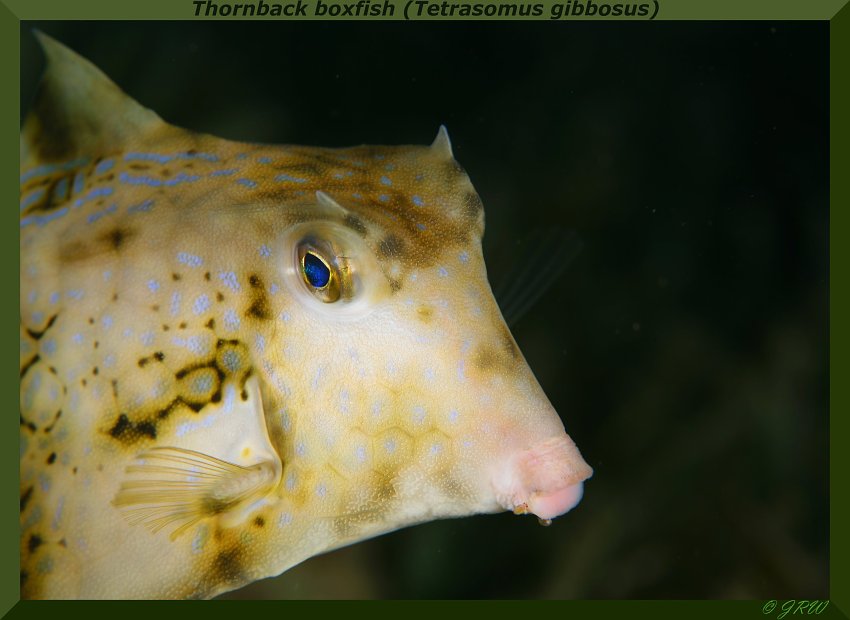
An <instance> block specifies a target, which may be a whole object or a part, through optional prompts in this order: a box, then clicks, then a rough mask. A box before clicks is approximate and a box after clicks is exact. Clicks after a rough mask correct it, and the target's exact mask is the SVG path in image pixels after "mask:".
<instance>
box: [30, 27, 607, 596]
mask: <svg viewBox="0 0 850 620" xmlns="http://www.w3.org/2000/svg"><path fill="white" fill-rule="evenodd" d="M41 39H42V43H43V46H44V48H45V50H46V52H47V55H48V61H49V63H48V71H47V74H46V76H45V79H44V82H43V86H42V89H41V92H40V95H39V97H38V99H37V102H36V103H35V105H34V107H33V110H32V112H31V113H30V115H29V117H28V119H27V121H26V123H25V126H24V128H23V132H22V140H21V163H22V167H21V330H20V333H21V371H20V372H21V435H22V453H21V454H22V456H21V498H20V500H21V589H22V594H23V596H25V597H31V598H73V597H82V598H163V597H193V598H199V597H210V596H214V595H215V594H217V593H219V592H222V591H226V590H229V589H233V588H236V587H239V586H240V585H243V584H245V583H247V582H249V581H252V580H255V579H259V578H262V577H266V576H270V575H274V574H278V573H280V572H282V571H284V570H286V569H287V568H289V567H291V566H292V565H294V564H296V563H298V562H301V561H303V560H304V559H306V558H309V557H311V556H312V555H315V554H317V553H321V552H323V551H326V550H329V549H332V548H335V547H339V546H342V545H345V544H349V543H352V542H355V541H357V540H360V539H363V538H367V537H370V536H375V535H378V534H381V533H384V532H387V531H390V530H393V529H397V528H399V527H403V526H405V525H409V524H412V523H417V522H421V521H425V520H429V519H434V518H440V517H448V516H458V515H465V514H470V513H475V512H494V511H498V510H504V509H508V510H515V511H516V512H518V513H521V512H532V513H535V514H537V515H538V516H540V517H541V518H544V519H548V518H551V517H554V516H557V515H558V514H561V513H562V512H565V511H566V510H568V509H570V508H571V507H572V506H573V505H575V503H577V502H578V500H579V498H580V495H581V483H582V481H583V480H584V479H586V478H587V477H589V476H590V474H591V470H590V468H589V467H588V466H587V465H586V463H585V462H584V461H583V460H582V458H581V456H580V455H579V453H578V451H577V449H576V448H575V446H574V444H573V443H572V441H571V440H570V439H569V437H568V436H567V435H566V434H565V433H564V431H563V425H562V423H561V421H560V419H559V417H558V416H557V414H556V413H555V412H554V411H553V409H552V407H551V405H550V404H549V402H548V401H547V399H546V397H545V395H544V394H543V393H542V391H541V390H540V387H539V385H538V384H537V382H536V381H535V379H534V377H533V375H532V373H531V371H530V369H529V368H528V366H527V364H526V363H525V360H524V359H523V357H522V355H521V353H520V352H519V350H518V348H517V346H516V344H515V342H514V340H513V338H512V337H511V334H510V332H509V331H508V329H507V327H506V326H505V324H504V321H503V320H502V317H501V314H500V312H499V310H498V307H497V306H496V304H495V302H494V300H493V297H492V294H491V292H490V288H489V285H488V283H487V279H486V274H485V268H484V262H483V258H482V255H481V245H480V239H481V235H482V233H483V222H484V217H483V211H482V206H481V202H480V200H479V198H478V195H477V194H476V192H475V190H474V189H473V187H472V185H471V183H470V181H469V179H468V177H467V175H466V174H465V172H464V171H463V169H462V168H461V167H460V166H459V165H458V164H457V162H456V161H455V160H454V158H453V157H452V155H451V147H450V145H449V142H448V137H447V135H446V134H445V132H444V131H441V132H440V134H439V135H438V138H437V140H436V141H435V143H434V144H433V145H432V146H430V147H419V146H400V147H371V146H361V147H354V148H344V149H324V148H308V147H301V146H261V145H254V144H243V143H238V142H230V141H226V140H221V139H219V138H215V137H212V136H207V135H200V134H196V133H192V132H190V131H185V130H182V129H178V128H176V127H173V126H171V125H168V124H167V123H165V122H163V121H162V120H161V119H159V117H157V116H156V115H155V114H154V113H153V112H151V111H149V110H147V109H145V108H143V107H141V106H140V105H138V104H137V103H135V102H134V101H132V100H130V99H129V98H128V97H127V96H126V95H124V93H122V92H121V91H120V90H119V89H118V88H117V87H116V86H115V85H114V84H113V83H112V82H110V81H109V80H108V79H107V78H106V77H105V76H104V75H103V74H102V73H100V71H98V70H97V69H96V68H95V67H94V66H92V65H91V64H89V63H88V62H87V61H85V60H83V59H82V58H80V57H79V56H77V55H76V54H74V53H73V52H71V51H69V50H67V49H66V48H64V47H63V46H61V45H60V44H58V43H56V42H55V41H52V40H50V39H49V38H47V37H43V36H42V37H41ZM305 244H306V245H305ZM307 246H309V247H310V248H312V249H313V250H315V251H316V252H318V253H319V254H320V255H322V256H323V257H324V258H325V259H327V260H328V262H329V263H330V264H332V265H334V266H335V267H337V268H338V269H339V271H338V272H337V275H338V276H339V280H338V281H339V282H340V286H341V291H340V293H341V294H340V298H339V300H338V301H335V302H331V303H326V302H325V301H322V299H321V296H320V295H319V294H317V293H316V292H315V291H314V290H312V289H311V288H310V285H309V283H308V282H306V280H305V277H304V275H303V274H302V272H301V269H300V263H299V259H298V257H299V248H304V247H307ZM153 448H158V449H163V448H164V449H166V450H164V451H161V452H159V454H165V455H168V454H174V453H178V454H197V455H201V456H202V457H203V455H207V456H208V457H209V458H210V459H219V460H220V461H218V462H226V463H228V464H232V465H228V468H229V469H228V470H227V471H228V472H230V473H228V474H226V475H225V474H223V475H222V478H221V479H216V480H217V482H216V484H218V485H219V486H217V487H216V489H219V491H220V493H219V495H218V496H216V497H217V498H218V499H215V500H213V499H211V497H212V495H203V496H200V495H197V496H196V495H191V493H189V495H188V497H189V498H190V500H191V501H194V502H195V503H192V504H191V505H192V506H195V507H196V508H193V510H194V512H192V514H191V517H192V519H190V520H188V521H184V522H185V523H188V525H187V526H186V528H185V530H184V531H182V532H180V533H179V535H172V534H173V533H174V529H175V527H176V525H179V524H180V523H181V522H180V521H179V520H175V522H174V523H171V522H169V523H168V525H167V526H166V527H163V528H162V529H161V530H159V531H153V529H155V528H152V527H151V525H152V523H151V521H152V519H151V518H148V519H145V518H142V519H141V520H140V521H141V522H134V520H133V519H132V514H133V512H132V510H133V509H134V508H139V505H138V504H139V500H138V499H133V497H132V496H131V494H128V493H129V492H128V489H129V488H132V484H133V482H131V481H133V480H138V479H142V480H143V481H145V482H146V483H151V482H152V483H153V489H154V491H153V492H152V494H150V498H149V500H150V503H152V504H153V505H154V508H155V514H156V515H158V516H160V517H162V516H165V517H170V516H172V515H173V514H174V513H175V511H176V510H177V509H176V508H174V507H173V505H172V504H170V503H169V501H170V500H167V499H166V498H172V499H173V497H174V496H173V495H169V493H168V489H169V488H171V489H174V488H177V487H174V486H172V487H169V486H168V485H169V484H172V485H174V484H177V483H175V482H174V480H175V478H174V477H173V476H178V477H179V476H182V478H180V480H181V482H180V483H179V484H178V485H177V486H178V487H179V489H180V491H179V492H178V495H179V493H186V492H187V491H186V489H187V488H190V487H191V484H192V483H191V482H190V483H187V480H190V479H191V480H195V478H192V472H193V471H196V470H186V471H178V473H177V474H173V472H172V473H160V474H159V475H152V474H151V472H152V471H154V470H153V469H150V463H151V461H150V459H149V458H148V457H149V456H150V455H151V454H156V452H155V451H154V452H151V449H153ZM169 450H171V452H169ZM175 450H176V451H181V452H176V451H175ZM203 458H206V457H203ZM210 462H212V461H210ZM172 464H174V462H172ZM257 464H261V465H262V466H265V467H266V469H265V470H263V471H266V472H267V475H265V477H263V476H259V477H257V478H256V480H259V482H256V487H251V488H252V491H251V494H246V495H245V496H244V497H247V498H248V499H245V500H244V501H242V500H241V499H238V500H237V499H233V498H234V497H240V498H241V497H242V496H239V495H232V496H231V495H228V494H230V493H236V491H232V489H236V488H239V489H242V488H244V487H245V486H246V485H248V486H250V485H252V484H254V482H252V480H254V479H249V478H245V479H244V480H243V479H240V477H241V476H242V474H234V473H233V472H245V471H248V470H247V469H240V467H241V468H250V467H251V466H254V465H257ZM236 466H240V467H236ZM268 472H271V473H268ZM187 475H188V476H189V477H188V478H187ZM245 475H247V474H245ZM146 476H147V478H146ZM228 476H230V477H232V478H233V479H232V480H231V479H227V477H228ZM163 480H166V482H162V481H163ZM128 481H130V482H128ZM239 485H242V486H239ZM160 486H161V487H162V488H161V489H160ZM222 489H224V490H222ZM222 494H223V495H222ZM179 497H180V498H182V497H183V496H182V495H180V496H179ZM221 497H224V499H223V500H222V499H221ZM198 498H200V499H198ZM195 500H198V501H195ZM201 500H203V501H201ZM231 500H232V501H231ZM187 505H188V504H187ZM187 519H188V517H187ZM166 520H167V519H166ZM146 526H147V527H146Z"/></svg>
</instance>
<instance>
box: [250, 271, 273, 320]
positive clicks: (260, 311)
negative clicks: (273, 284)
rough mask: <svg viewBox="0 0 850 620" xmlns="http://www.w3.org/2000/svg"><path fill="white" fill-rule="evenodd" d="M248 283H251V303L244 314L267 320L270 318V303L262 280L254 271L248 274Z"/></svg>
mask: <svg viewBox="0 0 850 620" xmlns="http://www.w3.org/2000/svg"><path fill="white" fill-rule="evenodd" d="M248 283H249V284H250V285H251V304H250V305H249V306H248V309H247V310H246V311H245V316H247V317H252V318H255V319H259V320H262V321H267V320H269V319H270V318H271V304H270V303H269V298H268V296H267V295H266V290H265V286H263V281H262V280H261V279H260V276H258V275H257V274H255V273H252V274H251V275H250V276H248Z"/></svg>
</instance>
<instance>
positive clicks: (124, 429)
mask: <svg viewBox="0 0 850 620" xmlns="http://www.w3.org/2000/svg"><path fill="white" fill-rule="evenodd" d="M109 434H110V435H111V436H112V437H114V438H115V439H118V440H119V441H122V442H124V443H135V442H137V441H139V440H141V439H144V438H148V439H156V425H155V424H154V423H153V422H151V421H150V420H141V421H139V422H132V421H130V418H128V417H127V415H126V414H124V413H122V414H120V415H119V416H118V419H117V420H116V421H115V424H114V425H113V426H112V428H111V429H109Z"/></svg>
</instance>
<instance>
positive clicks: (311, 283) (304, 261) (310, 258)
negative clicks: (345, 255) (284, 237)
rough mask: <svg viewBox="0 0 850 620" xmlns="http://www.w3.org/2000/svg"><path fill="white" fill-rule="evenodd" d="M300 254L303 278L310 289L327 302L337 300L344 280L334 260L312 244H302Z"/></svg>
mask: <svg viewBox="0 0 850 620" xmlns="http://www.w3.org/2000/svg"><path fill="white" fill-rule="evenodd" d="M298 254H299V262H300V263H301V265H300V267H301V279H302V280H303V282H304V284H305V285H306V286H307V288H308V290H310V291H311V292H312V293H313V294H314V295H315V296H316V297H318V298H319V299H320V300H321V301H323V302H325V303H332V302H335V301H337V300H338V299H339V298H340V295H341V285H342V282H341V278H340V274H339V270H338V269H337V268H336V266H335V264H334V261H331V260H328V259H326V258H325V257H324V256H323V254H322V252H320V251H319V250H318V249H316V248H314V247H310V246H302V247H301V248H300V250H299V252H298Z"/></svg>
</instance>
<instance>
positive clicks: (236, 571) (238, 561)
mask: <svg viewBox="0 0 850 620" xmlns="http://www.w3.org/2000/svg"><path fill="white" fill-rule="evenodd" d="M212 571H213V577H214V579H215V581H217V582H219V583H235V582H238V581H241V580H242V575H243V568H242V557H241V553H240V551H239V548H238V547H234V548H232V549H225V550H224V551H221V552H220V553H219V554H218V555H217V556H216V558H215V560H214V561H213V565H212Z"/></svg>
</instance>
